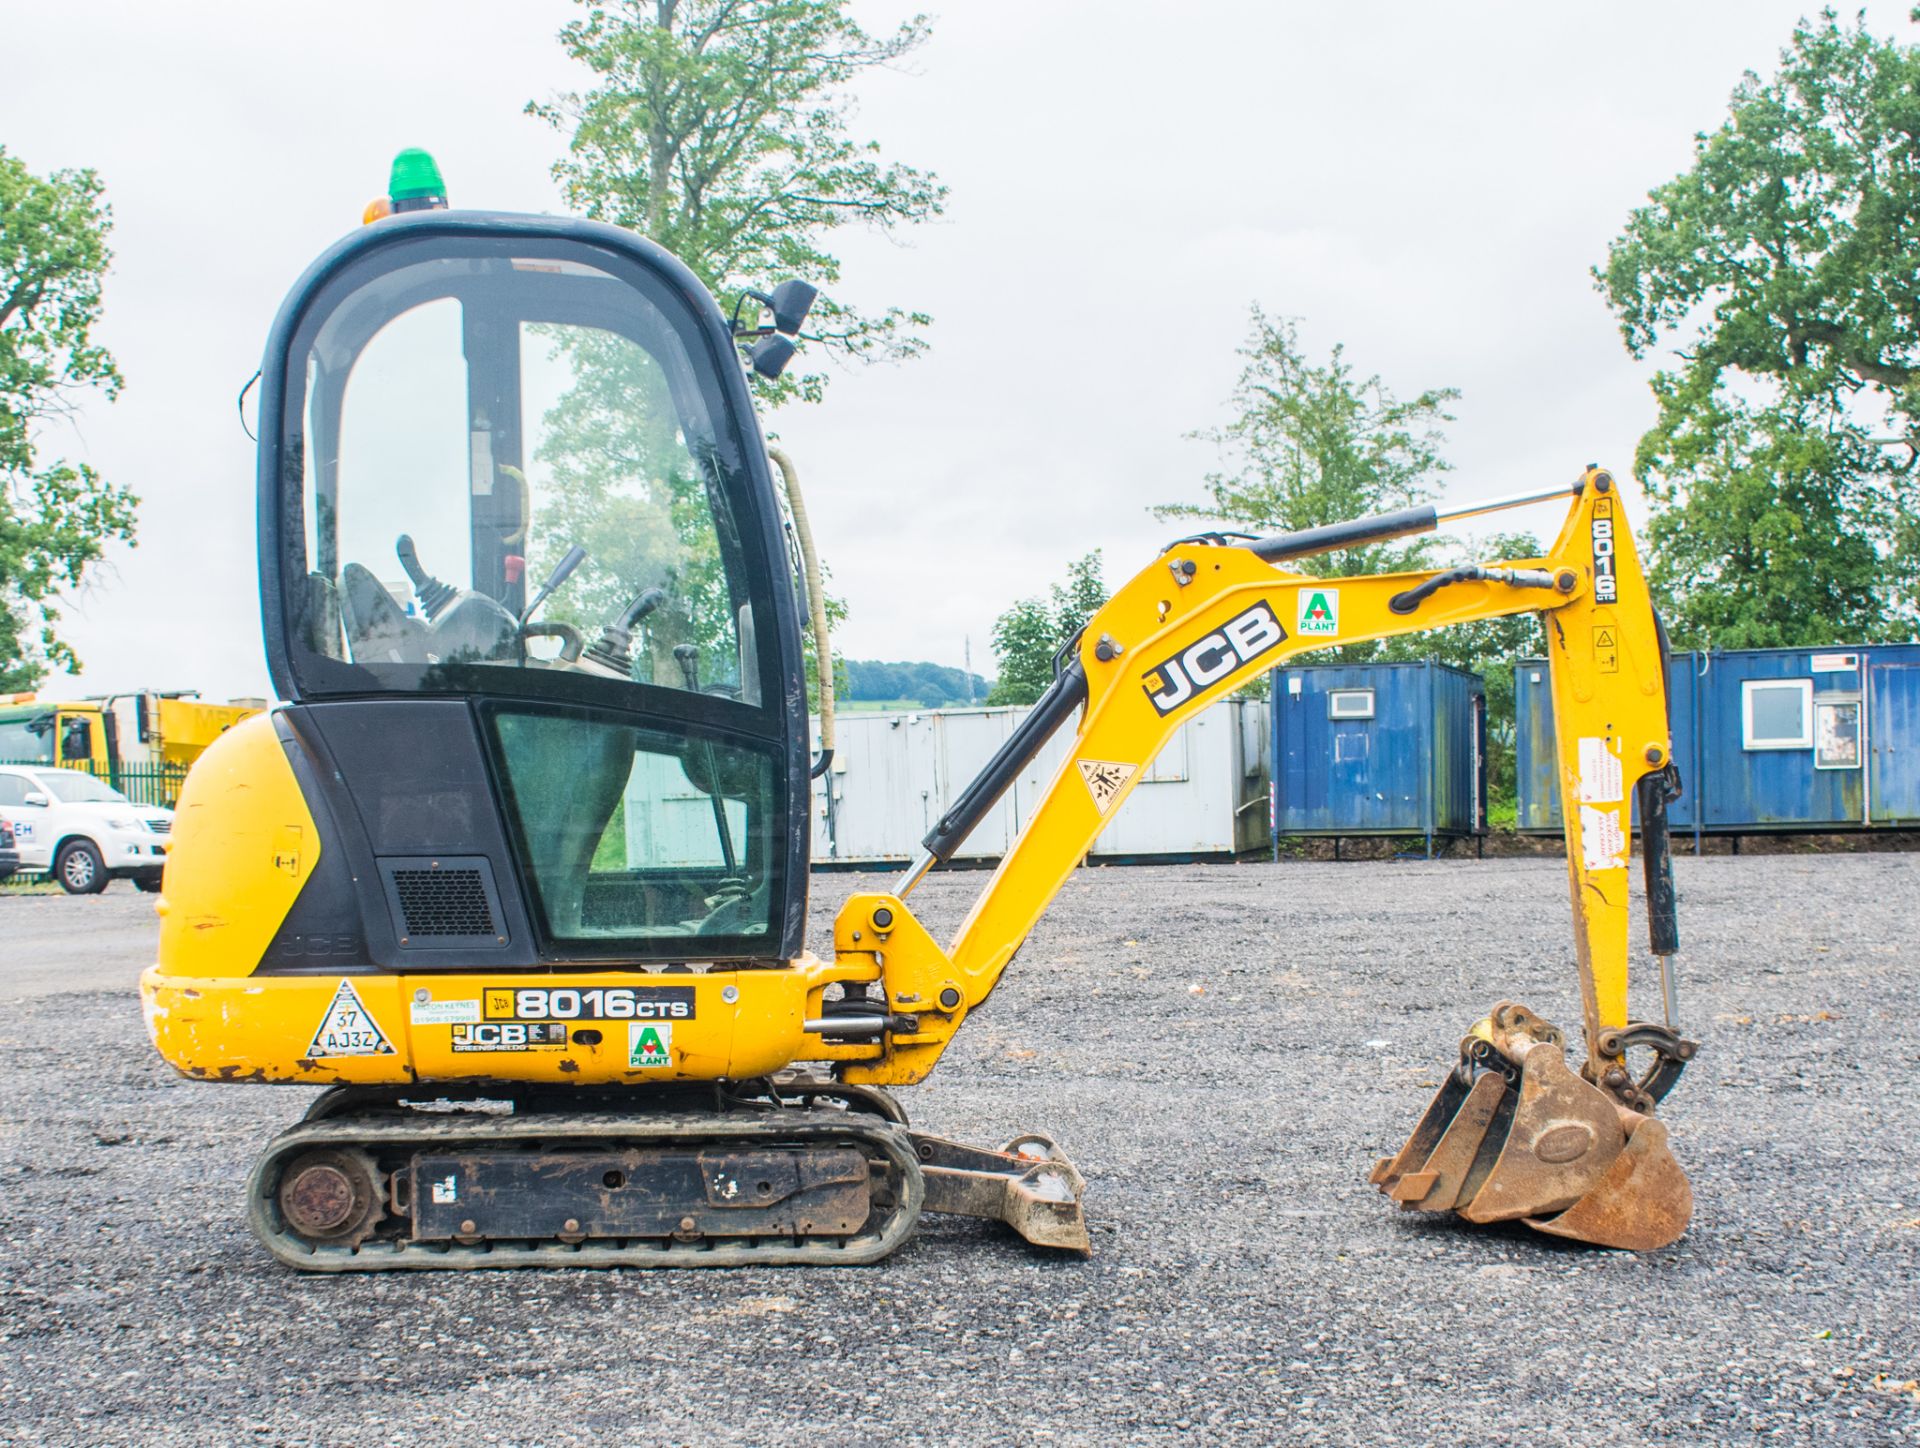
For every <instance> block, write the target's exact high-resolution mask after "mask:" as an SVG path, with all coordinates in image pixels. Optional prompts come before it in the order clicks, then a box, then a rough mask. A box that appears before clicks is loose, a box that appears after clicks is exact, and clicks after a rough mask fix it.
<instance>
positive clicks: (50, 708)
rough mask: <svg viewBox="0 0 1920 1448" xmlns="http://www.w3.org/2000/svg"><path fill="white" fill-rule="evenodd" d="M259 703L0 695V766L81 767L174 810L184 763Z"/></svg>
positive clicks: (170, 696) (171, 695) (147, 694)
mask: <svg viewBox="0 0 1920 1448" xmlns="http://www.w3.org/2000/svg"><path fill="white" fill-rule="evenodd" d="M265 707H266V701H265V700H264V699H236V700H232V701H230V702H227V703H224V704H215V703H209V702H207V701H205V700H202V699H201V698H200V696H199V695H198V694H197V693H193V692H182V691H174V692H163V691H160V690H153V689H142V690H138V691H135V692H132V693H125V694H108V695H104V696H99V697H95V698H91V699H61V700H52V699H40V698H38V697H37V696H35V695H33V694H0V764H50V765H57V766H59V767H61V768H64V769H79V770H84V771H86V772H87V773H88V774H91V775H94V776H95V777H96V778H99V779H102V780H105V781H106V782H107V783H109V784H111V785H112V786H113V787H114V788H116V789H119V790H121V791H122V792H124V793H127V794H129V795H131V796H133V797H135V798H138V799H140V800H141V802H142V803H146V804H156V805H166V806H169V807H171V805H172V804H173V800H174V796H175V795H176V794H177V793H178V792H179V789H180V782H181V781H182V780H183V779H184V778H185V777H186V772H187V768H188V766H190V765H191V764H192V763H193V761H194V760H196V759H198V758H199V757H200V755H201V753H202V751H204V750H205V749H206V747H207V746H208V745H209V744H211V743H213V741H214V740H216V739H218V738H219V737H220V736H221V735H222V734H224V733H226V732H227V730H229V729H231V728H232V727H233V726H234V725H236V724H238V723H239V722H240V721H241V720H242V719H245V718H247V717H248V716H250V715H253V714H258V713H259V712H260V711H261V710H262V709H264V708H265Z"/></svg>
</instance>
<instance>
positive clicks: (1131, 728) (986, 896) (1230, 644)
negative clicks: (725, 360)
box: [826, 470, 1669, 1082]
mask: <svg viewBox="0 0 1920 1448" xmlns="http://www.w3.org/2000/svg"><path fill="white" fill-rule="evenodd" d="M1549 496H1550V495H1549ZM1416 515H1418V516H1416ZM1437 517H1438V515H1436V514H1435V513H1434V512H1433V511H1432V510H1431V509H1409V510H1406V511H1405V512H1403V513H1398V514H1388V515H1385V516H1383V517H1381V518H1378V519H1362V520H1357V521H1356V522H1354V523H1350V524H1340V525H1335V526H1334V527H1332V528H1325V529H1308V530H1304V531H1303V532H1300V533H1294V534H1282V535H1279V536H1277V537H1275V538H1269V539H1261V540H1255V541H1253V542H1251V543H1249V544H1246V545H1244V546H1235V545H1233V544H1229V543H1227V542H1225V541H1224V540H1201V541H1194V542H1189V543H1183V544H1180V545H1177V546H1176V547H1174V548H1172V549H1170V550H1169V551H1168V552H1167V553H1165V554H1163V555H1162V556H1161V558H1159V559H1158V560H1156V562H1154V563H1153V564H1151V565H1149V566H1148V567H1147V568H1146V569H1144V570H1142V571H1141V572H1140V573H1139V574H1138V575H1136V576H1135V577H1134V578H1133V579H1131V580H1130V581H1129V582H1128V583H1126V584H1125V585H1124V586H1123V587H1122V588H1121V589H1120V590H1119V591H1118V592H1116V593H1115V594H1114V596H1113V597H1112V598H1111V599H1110V600H1109V601H1108V602H1107V603H1106V604H1105V605H1104V606H1103V607H1102V608H1101V609H1100V610H1099V612H1098V613H1096V614H1095V615H1094V617H1093V619H1092V620H1091V621H1090V622H1089V624H1088V625H1087V629H1086V632H1085V634H1084V636H1083V637H1082V639H1081V643H1080V649H1079V654H1078V657H1077V658H1076V659H1075V660H1073V662H1072V664H1071V665H1070V666H1069V667H1068V669H1067V670H1066V671H1065V672H1064V673H1063V675H1062V677H1061V679H1060V680H1057V681H1056V684H1055V687H1054V690H1053V691H1051V692H1050V693H1049V695H1048V696H1047V698H1046V699H1045V700H1043V702H1042V704H1041V705H1040V706H1038V707H1036V709H1035V711H1034V713H1033V714H1032V715H1029V717H1028V720H1027V722H1026V724H1025V725H1023V727H1022V729H1021V730H1019V731H1016V734H1015V735H1014V737H1013V738H1011V739H1009V741H1008V743H1007V745H1006V746H1005V747H1004V748H1003V749H1002V751H1001V753H1000V754H999V755H997V756H996V757H995V759H994V761H993V762H992V763H990V764H989V766H988V768H987V769H986V770H985V771H984V772H983V774H982V776H981V778H980V779H979V780H976V781H975V784H974V786H973V787H971V788H970V789H969V790H968V791H967V792H966V793H965V794H964V795H963V796H962V798H961V799H960V800H959V801H957V802H956V804H955V806H954V808H953V809H952V810H951V811H949V813H948V815H947V816H946V817H945V818H943V819H942V821H941V822H940V824H939V825H938V826H936V828H935V829H934V831H933V832H932V833H931V834H929V836H928V838H927V842H926V850H925V852H924V853H923V854H922V856H921V857H920V859H919V860H917V861H916V862H915V866H914V868H912V869H910V870H909V871H908V874H907V876H906V877H905V878H903V880H902V881H901V882H900V885H899V887H898V893H897V894H894V895H871V896H856V897H855V898H854V899H853V900H850V901H849V902H848V904H847V907H846V908H845V909H844V910H843V911H842V913H841V918H840V923H839V925H838V926H837V927H836V940H835V945H836V950H837V951H838V952H840V958H842V959H844V958H846V957H847V956H848V955H849V954H857V953H860V952H862V951H863V950H872V951H875V953H876V954H884V955H885V956H886V959H885V961H884V963H883V968H884V969H885V971H886V972H887V975H888V983H887V987H886V988H887V989H888V991H889V997H890V1004H892V1005H893V1006H894V1007H895V1008H896V1009H905V1006H906V1005H907V1004H911V1005H913V1006H915V1007H923V1008H926V1009H921V1010H920V1011H919V1012H918V1014H917V1017H916V1019H915V1021H914V1022H913V1024H915V1025H916V1026H917V1028H918V1029H917V1030H916V1031H912V1032H898V1033H895V1034H893V1035H892V1036H891V1037H890V1038H888V1041H887V1043H886V1044H884V1045H883V1044H878V1043H876V1044H874V1045H864V1046H846V1047H841V1048H838V1049H835V1050H832V1051H829V1052H827V1053H826V1054H827V1055H828V1057H829V1058H833V1057H841V1058H842V1059H844V1060H846V1062H847V1066H846V1068H845V1069H844V1070H843V1074H844V1075H846V1076H847V1078H848V1079H852V1080H870V1081H879V1082H888V1081H893V1082H898V1081H910V1080H917V1079H919V1077H920V1076H922V1075H924V1074H925V1072H926V1071H927V1070H928V1069H931V1067H932V1064H933V1061H934V1060H935V1059H937V1058H938V1055H939V1053H940V1051H941V1050H942V1049H944V1046H945V1042H946V1040H947V1039H948V1038H950V1037H951V1035H952V1032H953V1030H954V1029H955V1028H957V1026H958V1025H959V1022H960V1020H961V1019H962V1018H964V1016H965V1014H966V1012H967V1011H969V1010H971V1009H972V1008H973V1007H974V1006H977V1005H979V1004H980V1003H981V1002H982V1001H984V1000H985V999H986V998H987V996H988V995H989V994H990V993H991V991H992V990H993V987H994V986H995V984H996V983H997V982H998V981H999V978H1000V976H1001V974H1002V973H1003V972H1004V971H1005V969H1006V967H1007V965H1008V963H1009V962H1010V961H1011V960H1012V959H1013V956H1014V954H1015V952H1016V951H1017V950H1018V949H1019V947H1020V944H1021V942H1022V941H1023V940H1025V938H1026V936H1027V934H1028V932H1029V931H1030V930H1031V929H1032V927H1033V925H1034V922H1035V921H1036V920H1038V919H1039V917H1040V915H1041V914H1042V913H1043V912H1044V911H1045V909H1046V907H1047V905H1048V904H1049V903H1050V902H1051V900H1052V899H1053V897H1054V895H1055V894H1056V893H1057V892H1058V891H1059V889H1060V887H1061V885H1062V884H1063V883H1064V882H1065V880H1066V879H1067V877H1068V876H1069V875H1070V874H1071V873H1072V871H1073V869H1074V867H1075V866H1076V865H1077V864H1078V863H1079V861H1080V860H1081V859H1082V857H1084V856H1085V854H1086V852H1087V850H1088V848H1089V847H1090V846H1091V845H1092V844H1093V841H1094V839H1095V838H1096V837H1097V836H1098V835H1099V833H1100V830H1101V829H1102V828H1103V826H1104V825H1105V824H1106V822H1107V821H1108V820H1109V819H1111V818H1112V816H1113V814H1114V812H1115V811H1116V810H1118V809H1119V808H1120V806H1121V805H1122V804H1123V803H1124V802H1125V800H1126V798H1127V796H1128V795H1129V794H1130V793H1131V792H1132V790H1133V787H1134V785H1135V784H1137V783H1138V782H1139V780H1140V778H1141V776H1142V775H1143V774H1144V773H1145V770H1146V767H1147V766H1148V765H1149V764H1150V763H1151V762H1152V760H1153V758H1154V756H1155V755H1157V754H1158V753H1159V751H1160V750H1161V749H1162V748H1163V747H1164V746H1165V745H1166V743H1167V741H1168V740H1169V739H1170V738H1171V737H1172V735H1173V733H1174V731H1175V730H1177V729H1178V728H1179V727H1180V726H1181V724H1183V723H1184V722H1186V720H1188V719H1190V718H1192V717H1193V716H1194V715H1196V714H1198V713H1199V712H1200V711H1201V710H1202V709H1204V708H1206V707H1207V706H1208V705H1209V704H1211V703H1213V702H1214V701H1215V700H1217V699H1220V698H1222V697H1224V696H1225V695H1227V694H1229V693H1231V692H1232V691H1233V690H1234V689H1237V688H1239V687H1240V686H1242V685H1244V684H1246V683H1248V682H1250V681H1251V680H1253V679H1254V678H1256V677H1258V676H1259V675H1261V674H1263V673H1265V672H1266V671H1267V670H1269V669H1271V668H1273V667H1274V666H1275V665H1277V664H1280V663H1282V662H1284V661H1285V660H1286V659H1288V658H1291V657H1293V656H1295V655H1297V654H1301V653H1305V652H1308V651H1311V650H1313V649H1317V648H1326V647H1330V646H1335V645H1339V644H1346V643H1355V642H1360V641H1363V640H1368V639H1378V638H1386V637H1391V636H1394V635H1398V634H1406V633H1414V632H1421V631H1425V630H1428V629H1435V628H1443V627H1446V626H1448V625H1450V624H1458V623H1466V622H1470V621H1473V620H1477V619H1486V618H1497V617H1503V616H1507V615H1511V614H1518V613H1527V612H1532V611H1536V610H1537V611H1540V612H1542V613H1543V614H1544V615H1545V617H1546V629H1547V634H1548V650H1549V656H1550V659H1551V667H1552V675H1553V699H1554V706H1555V722H1556V728H1557V730H1558V731H1559V737H1560V741H1561V751H1560V753H1561V760H1562V781H1561V783H1562V789H1563V793H1564V796H1565V800H1566V805H1567V808H1566V820H1567V840H1568V871H1569V878H1570V882H1571V888H1572V893H1573V906H1574V910H1573V914H1574V925H1575V954H1576V958H1577V960H1578V963H1579V970H1580V977H1581V988H1582V991H1581V993H1582V1001H1583V1004H1584V1006H1585V1009H1586V1019H1587V1028H1588V1042H1589V1052H1590V1057H1591V1068H1592V1069H1593V1070H1595V1071H1597V1072H1603V1071H1604V1070H1606V1069H1607V1068H1608V1067H1610V1066H1614V1065H1617V1064H1618V1060H1617V1054H1616V1055H1609V1056H1605V1057H1603V1056H1601V1055H1598V1054H1594V1053H1595V1052H1596V1050H1597V1048H1596V1046H1595V1042H1596V1041H1597V1040H1598V1039H1599V1038H1600V1034H1601V1033H1602V1032H1603V1031H1607V1030H1619V1029H1622V1028H1624V1027H1625V1026H1626V1025H1627V1024H1628V1017H1627V1013H1626V983H1627V959H1626V954H1627V946H1626V939H1627V937H1626V905H1627V886H1626V854H1627V849H1626V844H1625V841H1626V839H1627V830H1628V825H1629V817H1628V813H1627V808H1628V807H1627V804H1626V802H1625V801H1626V800H1627V799H1628V798H1629V797H1630V795H1629V793H1628V792H1629V791H1630V790H1632V789H1633V788H1634V787H1635V785H1636V784H1637V783H1638V781H1639V780H1640V779H1641V778H1642V777H1643V776H1645V775H1648V774H1650V773H1655V772H1659V771H1664V770H1665V768H1666V766H1667V763H1668V758H1667V756H1668V750H1669V743H1668V735H1667V711H1666V696H1665V680H1664V674H1663V672H1662V668H1661V655H1660V647H1659V640H1658V635H1657V631H1656V626H1655V623H1654V619H1653V612H1652V608H1651V606H1650V604H1649V602H1648V600H1647V595H1646V592H1645V585H1644V582H1643V579H1642V577H1641V573H1640V569H1639V564H1638V560H1637V557H1636V555H1635V553H1634V550H1633V547H1632V543H1631V539H1630V538H1629V537H1628V535H1627V531H1626V528H1625V525H1624V520H1623V519H1622V518H1621V516H1620V511H1619V506H1618V498H1617V495H1616V494H1615V493H1614V491H1613V483H1612V479H1611V478H1610V477H1609V476H1608V475H1606V474H1605V473H1603V472H1600V471H1598V470H1589V472H1588V473H1587V474H1586V475H1585V476H1584V477H1583V479H1582V481H1581V484H1580V485H1579V486H1578V488H1577V489H1576V490H1575V496H1574V500H1573V503H1572V505H1571V507H1570V508H1569V511H1568V514H1567V518H1566V521H1565V523H1564V524H1563V526H1562V528H1561V531H1560V535H1559V537H1558V538H1557V539H1556V540H1555V542H1554V545H1553V547H1552V548H1551V549H1550V550H1549V552H1548V554H1547V556H1546V557H1545V558H1541V559H1521V560H1514V561H1511V562H1505V563H1502V564H1499V565H1497V566H1496V567H1493V568H1487V569H1467V570H1462V569H1452V570H1446V569H1438V570H1427V571H1421V572H1414V573H1401V574H1385V575H1376V576H1372V577H1348V578H1337V579H1321V578H1311V577H1307V576H1304V575H1301V574H1298V573H1293V572H1289V571H1286V570H1285V569H1283V568H1281V567H1278V566H1276V561H1270V560H1277V561H1287V560H1290V559H1293V558H1298V557H1303V556H1308V555H1310V554H1313V553H1318V552H1326V551H1331V550H1332V549H1336V548H1345V547H1352V546H1355V545H1356V544H1360V543H1366V542H1372V541H1377V540H1378V539H1380V538H1383V537H1399V536H1404V535H1405V534H1407V533H1410V532H1418V531H1422V530H1423V529H1425V528H1430V527H1432V526H1433V523H1434V522H1435V521H1436V519H1437ZM1083 700H1084V703H1082V701H1083ZM1076 706H1080V708H1081V712H1080V717H1079V722H1078V725H1077V727H1076V728H1075V730H1074V733H1073V736H1072V738H1071V741H1070V743H1069V745H1068V748H1067V751H1066V759H1065V761H1064V762H1063V764H1062V765H1061V767H1060V769H1059V771H1058V773H1057V774H1056V775H1055V776H1054V778H1053V781H1052V783H1051V784H1050V785H1049V786H1048V788H1047V790H1046V792H1045V794H1044V796H1043V797H1042V799H1041V801H1040V803H1039V806H1038V807H1037V808H1036V809H1035V810H1034V811H1032V812H1031V813H1030V814H1029V816H1028V818H1027V822H1026V825H1025V827H1024V828H1023V829H1022V831H1021V833H1020V836H1019V838H1018V839H1017V840H1015V841H1014V844H1013V846H1012V848H1011V849H1010V850H1009V851H1008V853H1007V854H1006V856H1005V858H1003V859H1002V860H1001V862H1000V865H999V867H998V868H997V869H996V870H995V871H994V874H993V876H992V878H991V880H990V881H989V882H988V884H987V887H986V889H985V890H984V891H983V892H982V894H981V896H980V898H979V900H978V901H977V902H976V903H975V905H974V907H973V910H972V912H971V913H970V914H969V915H968V917H967V919H966V921H965V923H964V924H963V925H962V926H961V928H960V931H959V933H958V935H957V936H956V937H955V939H954V942H953V945H952V947H951V949H950V950H948V951H945V952H940V951H938V950H937V949H936V948H934V947H932V943H931V941H925V940H924V931H921V930H920V929H919V927H918V925H917V922H912V920H911V916H910V913H909V912H907V911H906V909H905V907H904V906H902V905H901V904H900V903H899V895H904V894H905V893H906V892H907V891H908V890H910V889H911V888H912V885H913V883H914V881H916V880H917V879H918V878H919V875H920V874H921V873H922V872H924V870H925V869H926V868H927V867H928V866H929V865H931V864H932V863H933V862H934V861H935V860H942V859H946V858H948V857H950V856H951V854H952V853H953V852H954V851H955V850H956V849H957V848H958V846H959V844H960V842H961V840H962V839H964V837H965V833H966V831H967V829H970V828H971V827H972V825H973V824H975V823H977V822H978V820H979V819H980V818H981V817H982V816H983V815H984V814H985V813H986V812H987V810H988V809H990V808H991V807H992V805H993V803H994V802H995V801H996V800H997V799H998V798H999V797H1000V795H1001V793H1002V792H1004V790H1005V789H1006V787H1007V786H1008V785H1010V784H1011V783H1012V781H1013V780H1014V779H1015V778H1017V777H1018V776H1019V775H1020V774H1021V773H1022V772H1023V771H1024V769H1025V768H1026V767H1027V766H1029V765H1030V764H1031V762H1032V760H1033V759H1034V758H1035V757H1037V755H1038V753H1039V751H1040V750H1041V748H1042V747H1043V746H1044V745H1045V744H1046V743H1047V740H1048V738H1049V737H1050V736H1051V735H1053V734H1054V733H1055V732H1057V731H1058V730H1059V729H1061V728H1063V727H1064V725H1065V722H1066V720H1067V719H1068V718H1070V717H1071V716H1072V714H1073V711H1074V708H1075V707H1076ZM876 912H877V913H879V914H881V915H883V916H884V917H885V919H886V920H887V921H888V922H889V928H888V929H886V930H882V931H877V930H876V929H875V928H874V918H875V915H876ZM863 926H864V928H863ZM909 926H910V927H911V929H909V928H908V927H909ZM883 939H884V941H885V943H886V945H887V946H888V949H887V950H886V951H884V952H882V951H879V950H877V949H876V947H877V946H878V945H879V944H880V943H881V942H882V940H883ZM923 942H924V943H923ZM902 985H905V987H906V988H905V989H904V990H902V989H901V986H902ZM903 996H907V997H911V1000H910V1001H909V1002H905V1003H903V1001H902V999H901V998H902V997H903ZM856 1062H858V1063H859V1064H857V1065H856V1064H855V1063H856Z"/></svg>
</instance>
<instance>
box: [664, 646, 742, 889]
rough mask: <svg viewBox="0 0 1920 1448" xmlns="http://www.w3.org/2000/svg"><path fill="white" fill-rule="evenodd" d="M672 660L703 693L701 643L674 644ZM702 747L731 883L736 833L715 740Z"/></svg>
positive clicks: (691, 686)
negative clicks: (724, 794)
mask: <svg viewBox="0 0 1920 1448" xmlns="http://www.w3.org/2000/svg"><path fill="white" fill-rule="evenodd" d="M673 660H674V662H675V663H677V664H678V665H680V674H681V677H682V678H684V679H685V680H686V681H687V690H688V692H689V693H694V694H697V693H699V692H700V647H699V645H698V644H675V645H674V646H673ZM700 750H701V752H702V753H703V754H704V755H705V756H706V761H707V799H708V800H709V801H711V803H712V804H713V827H714V829H715V830H717V831H718V832H719V834H720V854H721V857H722V858H723V859H724V860H725V861H726V865H727V880H725V881H722V882H721V883H722V884H726V883H729V882H731V881H732V880H734V879H736V878H738V877H739V874H740V866H739V862H738V861H737V860H736V859H735V857H734V853H733V832H732V831H731V830H729V829H728V828H727V802H726V800H725V799H724V798H723V797H722V796H721V793H720V769H719V766H718V765H717V764H716V763H715V761H714V757H713V741H711V740H709V739H702V740H701V741H700Z"/></svg>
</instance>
